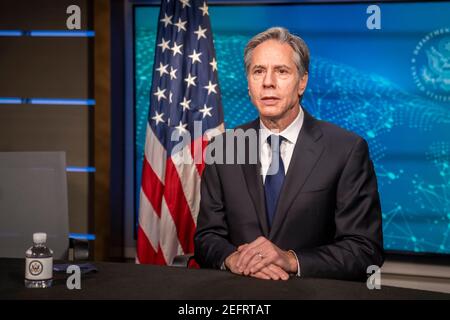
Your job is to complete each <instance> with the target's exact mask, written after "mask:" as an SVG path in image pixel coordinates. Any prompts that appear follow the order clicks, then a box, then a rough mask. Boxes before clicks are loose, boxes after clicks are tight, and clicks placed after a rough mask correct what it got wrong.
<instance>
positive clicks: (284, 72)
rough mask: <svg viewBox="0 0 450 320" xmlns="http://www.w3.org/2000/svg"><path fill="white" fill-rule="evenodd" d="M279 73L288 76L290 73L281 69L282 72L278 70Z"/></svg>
mask: <svg viewBox="0 0 450 320" xmlns="http://www.w3.org/2000/svg"><path fill="white" fill-rule="evenodd" d="M278 72H279V73H280V74H286V73H288V71H287V70H286V69H280V70H278Z"/></svg>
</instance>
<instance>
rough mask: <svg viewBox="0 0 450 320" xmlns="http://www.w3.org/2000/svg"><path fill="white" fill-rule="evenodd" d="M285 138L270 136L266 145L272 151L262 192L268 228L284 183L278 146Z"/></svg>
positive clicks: (282, 166) (282, 165)
mask: <svg viewBox="0 0 450 320" xmlns="http://www.w3.org/2000/svg"><path fill="white" fill-rule="evenodd" d="M284 139H285V138H283V137H282V136H275V135H274V134H273V135H270V136H269V137H268V138H267V143H268V144H269V145H270V149H271V150H272V161H271V163H270V166H269V170H268V171H267V175H266V180H265V183H264V191H265V194H266V213H267V220H268V222H269V227H271V226H272V222H273V218H274V216H275V211H276V209H277V203H278V198H279V197H280V191H281V187H282V186H283V181H284V177H285V174H284V164H283V160H282V159H281V153H280V146H281V142H283V140H284Z"/></svg>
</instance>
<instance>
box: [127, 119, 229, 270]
mask: <svg viewBox="0 0 450 320" xmlns="http://www.w3.org/2000/svg"><path fill="white" fill-rule="evenodd" d="M223 130H224V126H223V124H221V125H220V126H218V127H217V128H215V131H210V132H216V134H217V133H220V132H223ZM210 138H211V136H210V135H205V137H204V139H210ZM200 139H201V140H200V141H194V142H192V143H191V145H187V146H185V147H184V149H183V150H180V151H179V152H178V154H175V155H172V156H171V157H167V152H166V150H165V148H164V147H163V146H162V145H161V143H160V142H159V140H158V139H157V137H156V136H155V134H154V132H153V130H152V129H151V128H150V126H147V137H146V144H145V154H144V164H143V170H142V183H141V193H140V208H139V227H138V235H137V236H138V238H137V246H136V247H137V255H136V263H151V264H160V265H170V264H171V263H172V261H173V258H174V257H175V256H176V255H179V254H187V253H193V252H194V232H195V226H196V222H197V216H198V212H199V205H200V177H201V173H202V171H203V168H204V159H203V157H202V163H201V164H196V163H195V162H194V148H196V152H201V155H203V151H204V148H205V147H206V144H207V141H204V140H203V139H202V138H200ZM196 159H198V158H197V157H196ZM180 160H182V161H180Z"/></svg>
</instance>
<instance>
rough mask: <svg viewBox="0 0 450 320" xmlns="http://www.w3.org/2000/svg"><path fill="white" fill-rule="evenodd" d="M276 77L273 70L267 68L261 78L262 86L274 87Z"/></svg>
mask: <svg viewBox="0 0 450 320" xmlns="http://www.w3.org/2000/svg"><path fill="white" fill-rule="evenodd" d="M275 84H276V79H275V72H273V71H271V70H268V71H267V72H266V74H265V75H264V79H263V87H264V88H275Z"/></svg>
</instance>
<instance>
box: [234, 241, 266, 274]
mask: <svg viewBox="0 0 450 320" xmlns="http://www.w3.org/2000/svg"><path fill="white" fill-rule="evenodd" d="M266 241H267V239H266V238H264V237H258V238H257V239H256V240H255V241H253V242H252V243H249V244H248V245H247V246H246V247H245V248H243V249H242V250H241V256H240V257H239V259H238V261H237V264H236V265H237V266H238V267H240V266H241V265H242V264H243V261H245V262H246V264H247V263H248V260H250V258H252V257H253V256H254V255H255V254H256V253H257V252H256V251H255V248H257V247H259V246H260V245H262V244H264V243H265V242H266Z"/></svg>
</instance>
